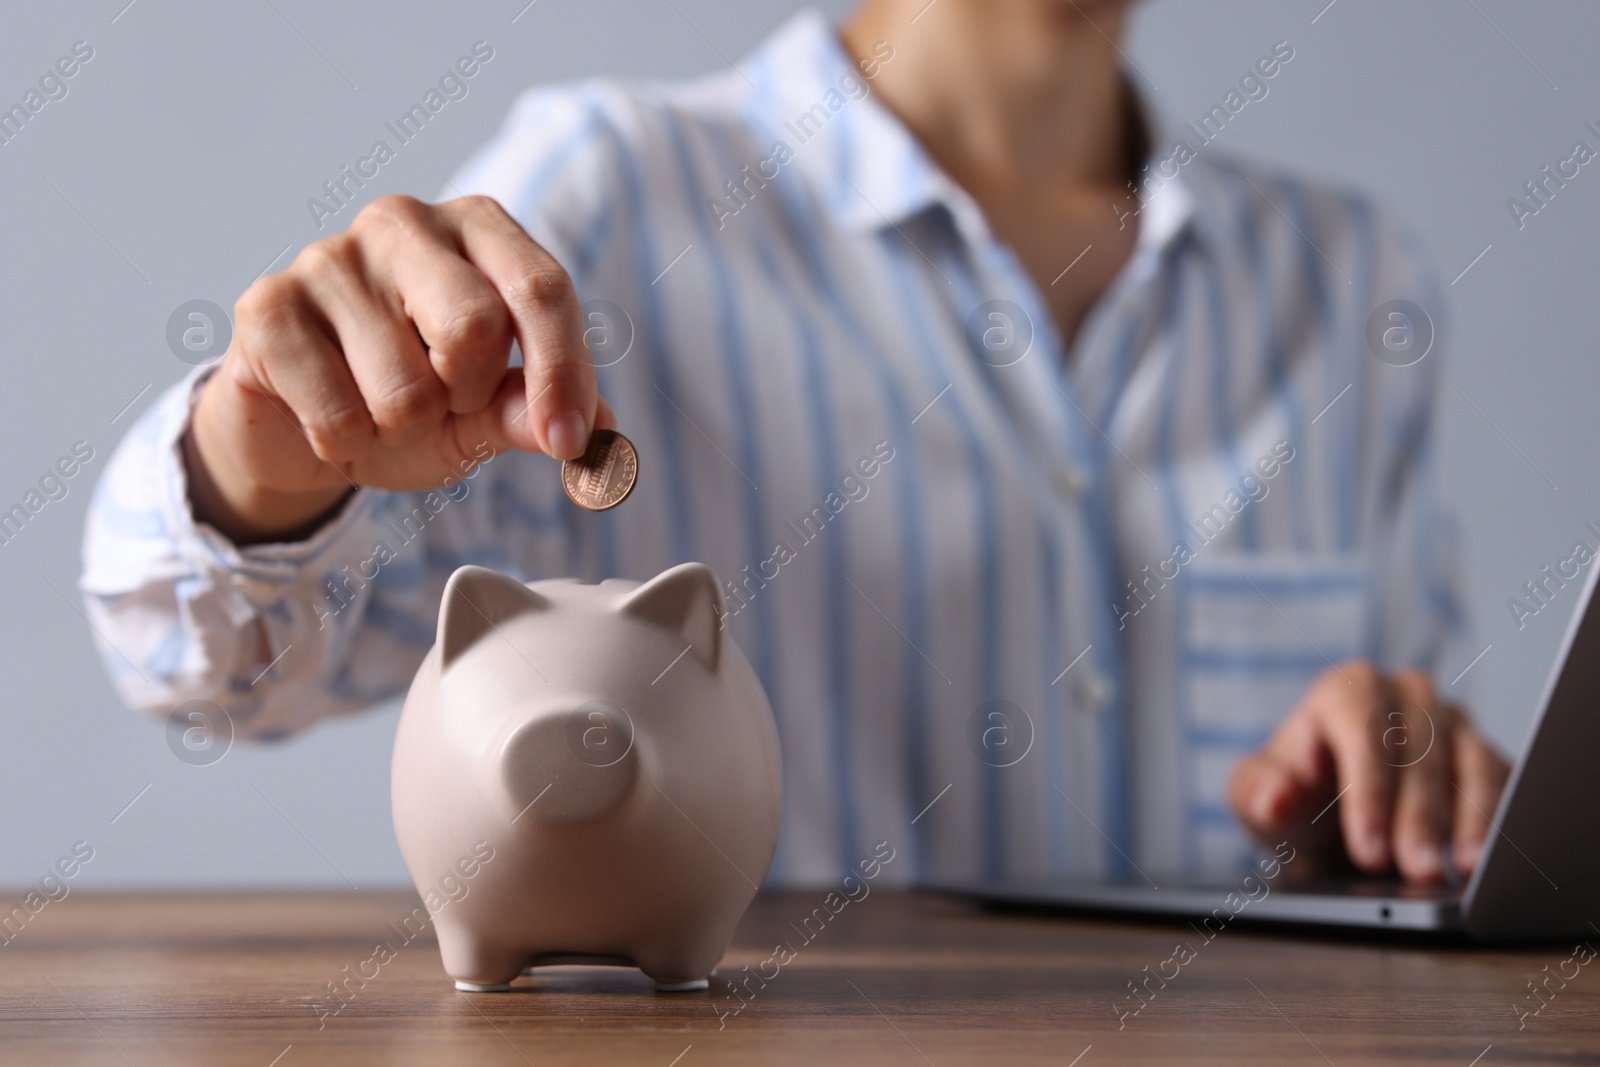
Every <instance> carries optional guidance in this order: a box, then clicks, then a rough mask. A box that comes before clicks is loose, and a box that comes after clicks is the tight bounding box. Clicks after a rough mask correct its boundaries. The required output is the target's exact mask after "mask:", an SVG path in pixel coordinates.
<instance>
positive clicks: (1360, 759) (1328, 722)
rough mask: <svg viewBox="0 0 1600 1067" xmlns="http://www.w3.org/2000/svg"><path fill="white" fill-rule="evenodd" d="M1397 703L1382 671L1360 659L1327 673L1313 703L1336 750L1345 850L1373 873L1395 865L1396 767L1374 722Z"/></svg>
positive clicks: (1326, 740)
mask: <svg viewBox="0 0 1600 1067" xmlns="http://www.w3.org/2000/svg"><path fill="white" fill-rule="evenodd" d="M1394 703H1395V694H1394V692H1393V688H1392V686H1391V685H1390V684H1389V683H1388V682H1387V681H1386V680H1385V679H1384V678H1383V676H1382V675H1381V674H1380V673H1379V672H1378V671H1377V669H1376V668H1374V667H1373V666H1372V665H1371V664H1369V663H1366V662H1355V663H1344V664H1341V665H1340V667H1339V669H1338V671H1337V672H1336V673H1335V674H1332V675H1326V676H1324V683H1323V684H1322V685H1321V686H1319V689H1318V693H1317V696H1316V699H1315V701H1314V704H1313V707H1314V711H1313V719H1314V721H1315V723H1316V728H1317V732H1318V733H1319V734H1320V735H1321V737H1322V738H1323V741H1324V743H1325V744H1326V745H1327V747H1328V750H1329V751H1331V752H1332V753H1333V762H1334V774H1335V779H1336V781H1337V782H1338V783H1340V784H1339V790H1340V792H1339V796H1340V798H1341V800H1340V804H1339V822H1340V825H1341V827H1342V828H1343V830H1344V842H1345V851H1347V852H1348V853H1349V854H1350V859H1351V860H1352V861H1353V862H1354V863H1355V865H1356V866H1358V867H1360V868H1361V869H1362V870H1365V871H1368V872H1373V873H1376V872H1380V871H1383V870H1384V869H1386V868H1387V867H1388V866H1389V859H1390V842H1389V825H1390V822H1391V818H1390V813H1391V812H1392V811H1393V808H1394V778H1395V769H1394V768H1393V767H1391V766H1390V765H1389V764H1387V763H1386V762H1384V760H1383V759H1381V758H1380V757H1379V755H1378V753H1377V752H1376V751H1375V750H1374V748H1373V746H1372V743H1371V723H1372V720H1373V716H1374V715H1382V714H1384V711H1385V709H1387V708H1391V707H1393V706H1394Z"/></svg>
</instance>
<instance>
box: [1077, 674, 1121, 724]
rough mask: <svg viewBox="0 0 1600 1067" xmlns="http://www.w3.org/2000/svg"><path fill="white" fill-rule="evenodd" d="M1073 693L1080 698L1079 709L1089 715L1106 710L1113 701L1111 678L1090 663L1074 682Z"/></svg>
mask: <svg viewBox="0 0 1600 1067" xmlns="http://www.w3.org/2000/svg"><path fill="white" fill-rule="evenodd" d="M1072 692H1073V695H1074V696H1075V697H1077V698H1078V709H1079V710H1080V711H1083V712H1084V713H1086V714H1089V715H1096V714H1099V713H1100V712H1102V711H1104V710H1105V708H1106V705H1108V704H1110V703H1111V693H1112V685H1111V679H1110V678H1107V677H1106V676H1105V675H1104V674H1103V673H1102V672H1100V671H1098V670H1096V669H1095V668H1094V667H1093V666H1091V665H1089V664H1084V669H1083V672H1082V673H1081V674H1079V675H1078V678H1077V681H1075V682H1074V683H1073V690H1072Z"/></svg>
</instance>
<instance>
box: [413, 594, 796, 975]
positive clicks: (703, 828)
mask: <svg viewBox="0 0 1600 1067" xmlns="http://www.w3.org/2000/svg"><path fill="white" fill-rule="evenodd" d="M723 611H724V608H723V598H722V589H721V587H720V586H719V585H718V583H717V579H716V576H715V575H713V574H712V572H711V570H710V569H709V568H707V567H706V566H704V565H703V564H699V563H685V564H682V565H680V566H677V567H673V568H672V569H671V570H668V571H665V572H663V573H662V574H660V575H657V576H656V577H655V578H654V579H652V580H650V581H649V582H646V583H644V584H642V585H641V584H639V583H638V582H631V581H623V580H620V579H608V580H606V581H604V582H601V583H600V584H599V585H592V584H589V583H586V582H581V581H578V580H575V579H563V580H556V581H541V582H534V583H531V584H529V585H523V584H522V583H520V582H518V581H516V580H515V579H512V578H509V577H506V576H505V575H503V574H499V573H497V572H495V571H492V570H487V569H485V568H483V567H462V568H461V569H460V570H457V571H456V572H455V574H453V575H451V577H450V581H449V583H448V584H447V585H446V586H445V591H444V601H443V603H442V605H441V606H440V609H439V632H438V638H437V640H436V641H435V643H434V646H433V649H432V650H431V651H430V652H429V653H428V655H427V658H425V659H424V660H423V662H422V666H421V667H420V668H418V670H417V675H416V678H415V679H414V680H413V681H412V683H411V691H410V694H409V695H408V696H407V697H406V703H405V709H404V711H403V712H402V713H401V716H400V726H399V731H398V733H397V734H396V736H395V744H394V768H393V799H394V825H395V833H396V835H397V836H398V837H399V839H400V851H401V853H402V854H403V855H404V856H405V862H406V868H407V870H409V871H410V872H411V878H412V880H413V881H414V882H415V883H416V885H417V889H418V891H419V892H420V893H422V894H423V896H424V897H425V898H426V899H427V900H428V908H429V911H430V912H431V913H432V916H433V922H434V928H435V930H436V932H437V934H438V937H439V953H440V956H441V957H442V958H443V962H444V969H445V971H446V973H448V974H449V975H450V977H452V978H453V979H455V983H456V988H458V989H463V990H467V991H472V992H481V991H490V990H503V989H506V988H508V987H509V984H510V982H511V980H512V979H513V978H515V977H516V976H518V975H520V974H522V973H523V972H524V971H525V970H526V969H527V968H529V967H536V966H539V965H541V964H546V963H552V964H553V963H602V964H618V965H624V966H636V967H638V968H639V969H640V970H641V971H643V972H644V973H645V974H647V975H649V976H650V977H651V978H653V979H655V981H656V983H657V987H658V988H660V989H664V990H678V989H704V988H705V987H706V984H707V979H708V976H709V975H710V974H711V971H712V968H713V967H715V966H716V964H717V961H718V960H719V959H721V958H722V953H723V951H724V950H725V949H726V948H727V945H728V941H729V939H730V938H731V937H732V936H733V930H734V927H735V925H737V923H738V921H739V918H740V916H741V915H743V914H744V910H745V908H746V907H748V906H749V904H750V900H751V898H752V897H753V896H754V895H755V892H756V887H757V886H758V885H759V884H760V882H761V880H762V879H763V878H764V877H765V876H766V873H767V868H768V866H769V865H770V864H771V862H772V854H773V850H774V848H775V847H776V845H777V838H778V805H779V784H780V783H779V776H780V766H779V757H778V732H777V726H776V724H775V723H774V721H773V718H772V708H771V706H770V705H769V704H768V703H767V697H766V693H765V692H764V691H763V690H762V687H761V683H760V681H759V680H758V679H757V678H756V674H755V672H754V671H753V670H751V668H750V664H749V663H748V662H747V661H746V660H745V658H744V655H743V654H742V653H741V652H740V651H739V649H738V647H737V646H736V645H734V643H733V641H732V640H731V639H730V638H729V636H728V633H727V630H725V629H724V628H723V627H722V626H721V616H722V614H723ZM440 886H445V887H447V892H446V893H444V894H441V893H440V891H439V888H438V887H440ZM450 887H453V889H452V888H450Z"/></svg>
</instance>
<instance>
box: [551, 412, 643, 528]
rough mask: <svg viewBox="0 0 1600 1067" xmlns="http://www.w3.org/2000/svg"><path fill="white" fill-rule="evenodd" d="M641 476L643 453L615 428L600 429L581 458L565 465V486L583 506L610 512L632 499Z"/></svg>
mask: <svg viewBox="0 0 1600 1067" xmlns="http://www.w3.org/2000/svg"><path fill="white" fill-rule="evenodd" d="M638 479H639V453H638V452H636V451H635V450H634V447H633V442H632V441H630V440H628V439H627V438H626V437H624V436H622V435H621V434H620V433H618V432H617V431H615V430H596V431H594V432H593V433H592V434H590V435H589V447H588V449H587V450H585V451H584V453H583V455H582V456H580V457H579V458H577V459H569V460H566V461H565V462H563V463H562V464H561V486H562V488H563V489H565V490H566V491H567V496H569V497H571V498H572V502H573V503H574V504H576V505H578V506H579V507H580V508H586V509H587V510H589V511H606V510H609V509H610V508H614V507H616V506H617V505H618V504H620V503H622V502H623V501H624V500H626V499H628V494H629V493H631V492H633V485H634V482H636V481H638Z"/></svg>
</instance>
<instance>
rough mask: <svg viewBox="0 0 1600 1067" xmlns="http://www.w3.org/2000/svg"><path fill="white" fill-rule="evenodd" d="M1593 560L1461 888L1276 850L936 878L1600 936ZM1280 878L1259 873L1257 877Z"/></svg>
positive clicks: (1214, 913)
mask: <svg viewBox="0 0 1600 1067" xmlns="http://www.w3.org/2000/svg"><path fill="white" fill-rule="evenodd" d="M1597 578H1600V562H1597V563H1595V564H1594V565H1592V566H1591V567H1590V570H1589V575H1588V577H1587V579H1586V580H1585V581H1584V584H1583V593H1582V596H1581V597H1580V599H1579V601H1578V605H1577V608H1576V610H1575V611H1574V614H1573V617H1572V620H1571V622H1570V623H1569V624H1568V626H1567V632H1566V634H1565V636H1564V637H1563V638H1562V642H1561V648H1560V651H1559V652H1558V654H1557V656H1556V661H1555V665H1554V667H1552V668H1551V671H1550V677H1549V679H1548V681H1547V682H1546V683H1545V687H1544V692H1543V694H1542V696H1541V698H1540V701H1539V706H1538V709H1537V713H1536V714H1535V716H1534V719H1533V725H1532V728H1531V730H1530V731H1529V735H1528V740H1527V742H1526V744H1525V745H1524V746H1523V751H1522V754H1521V756H1520V758H1519V759H1518V760H1517V764H1516V767H1515V769H1514V770H1513V771H1512V774H1511V778H1510V780H1509V781H1508V782H1507V784H1506V789H1505V792H1504V793H1503V794H1502V795H1501V797H1500V803H1499V807H1498V808H1497V809H1496V811H1495V816H1494V824H1493V829H1491V830H1490V832H1489V839H1488V842H1487V846H1486V847H1485V849H1484V852H1483V854H1482V857H1481V859H1480V860H1479V863H1478V867H1477V869H1476V870H1475V871H1474V872H1473V874H1472V877H1471V879H1470V880H1469V881H1467V882H1466V884H1465V885H1459V884H1458V885H1440V886H1409V885H1405V884H1404V883H1402V882H1399V881H1394V880H1374V879H1371V878H1367V877H1362V876H1356V875H1352V876H1351V877H1350V878H1348V879H1333V880H1327V881H1322V882H1317V883H1307V884H1298V885H1297V884H1293V883H1292V881H1291V880H1290V879H1289V878H1287V877H1285V876H1284V873H1285V872H1287V871H1288V869H1289V865H1282V868H1281V870H1275V869H1274V867H1275V866H1277V865H1275V864H1273V863H1272V861H1271V860H1267V861H1265V865H1264V866H1260V867H1257V868H1254V869H1253V872H1252V873H1251V874H1250V875H1249V876H1246V875H1244V874H1241V875H1240V877H1239V878H1238V879H1236V880H1235V881H1234V882H1233V883H1232V884H1217V885H1209V886H1196V885H1187V886H1166V885H1163V886H1160V887H1159V888H1158V887H1155V886H1153V885H1151V884H1150V883H1149V882H1146V881H1144V880H1142V879H1141V880H1139V881H1138V882H1137V883H1135V882H1132V881H1129V882H1123V883H1107V882H1078V881H1063V880H1056V879H1048V878H1039V879H1007V880H999V881H983V882H967V883H962V884H959V885H945V886H940V887H939V888H941V889H945V890H948V891H950V892H953V893H956V894H958V895H961V896H965V897H971V898H975V899H977V900H979V901H982V902H984V903H986V904H990V905H994V906H1002V907H1012V908H1016V907H1022V908H1027V909H1041V908H1042V909H1047V910H1056V909H1071V910H1084V909H1087V910H1091V911H1109V912H1118V913H1122V914H1125V915H1128V914H1131V915H1158V916H1167V917H1173V918H1189V919H1199V920H1201V921H1203V922H1204V921H1207V920H1208V919H1209V920H1210V923H1209V925H1216V924H1219V923H1220V924H1224V925H1226V924H1228V923H1230V922H1231V921H1232V920H1233V919H1244V920H1248V921H1251V922H1257V923H1291V924H1297V925H1311V926H1330V927H1347V928H1348V927H1358V928H1368V929H1373V930H1395V931H1410V932H1414V933H1422V934H1427V933H1436V934H1442V935H1455V936H1465V937H1467V938H1470V939H1472V940H1475V941H1537V940H1546V939H1549V940H1554V939H1558V938H1566V937H1575V936H1582V937H1596V936H1600V606H1597V605H1596V603H1595V597H1594V590H1595V583H1596V579H1597ZM1269 873H1270V874H1272V875H1275V877H1271V878H1268V877H1266V874H1269Z"/></svg>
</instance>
